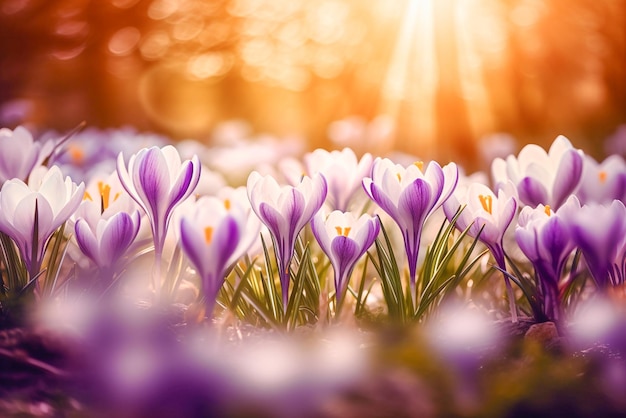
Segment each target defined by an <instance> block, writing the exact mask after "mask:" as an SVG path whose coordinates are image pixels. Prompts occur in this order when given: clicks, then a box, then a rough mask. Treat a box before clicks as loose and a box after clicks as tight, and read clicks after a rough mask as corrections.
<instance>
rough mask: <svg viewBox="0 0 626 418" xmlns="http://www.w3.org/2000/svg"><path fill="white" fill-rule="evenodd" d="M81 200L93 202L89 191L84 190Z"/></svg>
mask: <svg viewBox="0 0 626 418" xmlns="http://www.w3.org/2000/svg"><path fill="white" fill-rule="evenodd" d="M83 200H91V201H92V202H93V198H92V197H91V195H90V194H89V192H85V194H84V195H83Z"/></svg>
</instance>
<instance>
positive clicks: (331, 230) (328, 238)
mask: <svg viewBox="0 0 626 418" xmlns="http://www.w3.org/2000/svg"><path fill="white" fill-rule="evenodd" d="M311 229H312V231H313V235H314V236H315V239H317V242H318V243H319V244H320V247H321V248H322V251H324V253H325V254H326V256H328V258H329V259H330V263H331V264H332V266H333V270H334V272H335V295H336V299H337V311H339V309H340V307H341V304H342V302H343V297H344V295H345V293H346V290H347V288H348V282H349V281H350V275H351V274H352V270H353V269H354V266H355V265H356V262H357V261H358V260H359V258H361V257H362V256H363V254H365V252H366V251H367V249H368V248H369V247H370V246H371V245H372V243H373V242H374V240H375V239H376V237H377V236H378V232H379V231H380V224H379V221H378V218H375V217H371V216H369V215H361V217H360V218H356V217H355V216H354V215H353V214H352V213H351V212H341V211H333V212H331V213H330V215H328V217H327V218H326V217H325V216H324V215H323V214H322V212H318V213H317V214H316V215H315V216H314V217H313V219H312V220H311Z"/></svg>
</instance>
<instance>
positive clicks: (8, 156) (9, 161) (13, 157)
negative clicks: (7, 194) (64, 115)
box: [0, 126, 54, 184]
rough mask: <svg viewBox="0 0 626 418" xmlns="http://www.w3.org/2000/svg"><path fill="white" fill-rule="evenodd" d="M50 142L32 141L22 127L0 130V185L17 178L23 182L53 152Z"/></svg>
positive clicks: (28, 133) (29, 134) (31, 137)
mask: <svg viewBox="0 0 626 418" xmlns="http://www.w3.org/2000/svg"><path fill="white" fill-rule="evenodd" d="M53 149H54V144H53V142H52V141H44V142H40V141H34V140H33V136H32V135H31V133H30V132H29V131H28V130H27V129H26V128H24V127H22V126H18V127H17V128H15V129H14V130H10V129H8V128H2V129H0V184H2V183H4V182H5V181H7V180H10V179H13V178H17V179H20V180H23V181H26V180H27V179H28V175H29V174H30V172H31V171H32V170H33V168H35V167H36V166H37V165H40V164H41V163H42V162H43V161H44V160H45V159H46V158H47V157H48V156H49V155H50V153H51V152H52V151H53Z"/></svg>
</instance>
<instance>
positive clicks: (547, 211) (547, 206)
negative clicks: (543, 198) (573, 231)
mask: <svg viewBox="0 0 626 418" xmlns="http://www.w3.org/2000/svg"><path fill="white" fill-rule="evenodd" d="M544 211H545V212H546V215H548V216H550V214H551V209H550V205H546V206H545V208H544Z"/></svg>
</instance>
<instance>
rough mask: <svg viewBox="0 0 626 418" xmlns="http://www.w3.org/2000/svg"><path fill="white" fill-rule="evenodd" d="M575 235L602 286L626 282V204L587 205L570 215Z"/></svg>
mask: <svg viewBox="0 0 626 418" xmlns="http://www.w3.org/2000/svg"><path fill="white" fill-rule="evenodd" d="M569 222H570V227H571V231H572V237H573V239H574V242H575V243H576V245H577V246H578V248H580V250H581V251H582V253H583V255H584V257H585V261H586V262H587V266H588V267H589V271H590V273H591V276H592V277H593V279H594V280H595V282H596V285H597V286H598V288H600V289H602V290H604V289H606V288H607V287H608V286H610V285H618V284H622V283H624V281H625V279H626V277H625V273H626V271H625V269H626V264H625V262H626V207H625V206H624V204H623V203H622V202H621V201H619V200H614V201H613V202H612V203H611V204H610V205H600V204H597V203H594V204H589V205H584V206H582V207H581V208H580V210H578V211H576V212H574V213H573V214H572V215H571V216H570V217H569Z"/></svg>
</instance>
